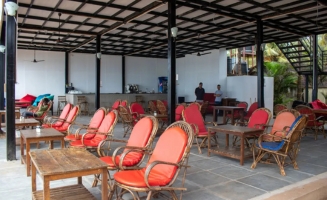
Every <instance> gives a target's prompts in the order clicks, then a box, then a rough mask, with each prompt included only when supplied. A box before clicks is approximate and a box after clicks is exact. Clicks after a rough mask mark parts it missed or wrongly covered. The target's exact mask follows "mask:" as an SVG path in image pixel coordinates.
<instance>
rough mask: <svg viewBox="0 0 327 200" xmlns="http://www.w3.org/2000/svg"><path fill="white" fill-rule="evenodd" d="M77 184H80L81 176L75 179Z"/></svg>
mask: <svg viewBox="0 0 327 200" xmlns="http://www.w3.org/2000/svg"><path fill="white" fill-rule="evenodd" d="M77 183H78V184H82V177H81V176H79V177H77Z"/></svg>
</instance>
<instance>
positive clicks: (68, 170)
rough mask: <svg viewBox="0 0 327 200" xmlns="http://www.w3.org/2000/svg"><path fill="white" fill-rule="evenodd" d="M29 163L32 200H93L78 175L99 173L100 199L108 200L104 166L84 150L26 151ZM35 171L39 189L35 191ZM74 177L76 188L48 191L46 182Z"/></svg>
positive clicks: (67, 187)
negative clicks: (100, 178) (38, 177)
mask: <svg viewBox="0 0 327 200" xmlns="http://www.w3.org/2000/svg"><path fill="white" fill-rule="evenodd" d="M30 155H31V160H32V199H33V200H38V199H46V200H49V199H50V197H51V200H54V199H58V200H62V199H96V198H95V197H94V196H93V195H92V194H91V193H90V192H89V191H88V190H87V189H86V188H85V187H84V186H83V184H82V176H86V175H92V174H102V179H103V181H102V185H101V187H102V200H104V199H106V200H107V199H108V174H107V173H108V171H107V164H106V163H104V162H103V161H101V160H100V159H99V158H97V157H96V156H94V155H93V154H91V153H90V152H88V151H86V150H85V149H77V148H68V149H52V150H40V151H33V152H30ZM36 170H37V171H38V173H39V174H40V176H41V177H42V179H43V190H38V191H37V190H36V189H37V188H36ZM73 177H78V178H77V184H76V185H70V186H64V187H59V188H53V189H50V183H49V182H50V181H54V180H59V179H65V178H73Z"/></svg>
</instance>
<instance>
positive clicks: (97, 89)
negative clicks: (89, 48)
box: [95, 35, 101, 110]
mask: <svg viewBox="0 0 327 200" xmlns="http://www.w3.org/2000/svg"><path fill="white" fill-rule="evenodd" d="M96 43H97V45H96V54H95V60H96V62H95V64H96V67H95V70H96V73H95V110H97V109H99V108H100V81H101V80H100V79H101V35H97V38H96ZM99 54H100V57H98V56H99Z"/></svg>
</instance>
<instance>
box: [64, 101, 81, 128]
mask: <svg viewBox="0 0 327 200" xmlns="http://www.w3.org/2000/svg"><path fill="white" fill-rule="evenodd" d="M78 112H79V105H76V106H74V107H73V108H72V109H71V110H70V111H69V113H68V116H67V118H66V121H65V123H64V124H63V125H62V126H61V128H62V129H67V128H68V127H69V125H70V124H72V123H73V122H74V121H75V119H76V117H77V115H78Z"/></svg>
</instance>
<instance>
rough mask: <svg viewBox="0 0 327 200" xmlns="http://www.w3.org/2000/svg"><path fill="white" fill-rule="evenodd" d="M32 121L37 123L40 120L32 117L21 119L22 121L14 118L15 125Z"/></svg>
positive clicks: (31, 122)
mask: <svg viewBox="0 0 327 200" xmlns="http://www.w3.org/2000/svg"><path fill="white" fill-rule="evenodd" d="M34 123H35V124H39V123H40V122H39V121H37V120H36V119H33V118H27V119H23V120H22V121H21V120H20V119H16V120H15V124H16V125H24V124H34Z"/></svg>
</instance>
